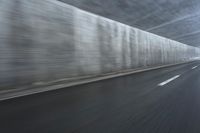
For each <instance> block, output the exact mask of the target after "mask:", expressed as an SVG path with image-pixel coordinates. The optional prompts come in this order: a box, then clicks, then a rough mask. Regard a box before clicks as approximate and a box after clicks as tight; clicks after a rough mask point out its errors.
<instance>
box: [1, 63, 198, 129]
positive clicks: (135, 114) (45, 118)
mask: <svg viewBox="0 0 200 133" xmlns="http://www.w3.org/2000/svg"><path fill="white" fill-rule="evenodd" d="M195 66H198V67H196V68H195V69H192V68H194V67H195ZM175 75H180V76H179V78H177V79H175V80H173V81H171V82H170V83H168V84H166V85H164V86H158V84H160V83H162V82H163V81H166V80H168V79H170V78H172V77H174V76H175ZM199 95H200V62H193V63H188V64H183V65H178V66H173V67H168V68H163V69H158V70H154V71H148V72H143V73H138V74H133V75H129V76H124V77H118V78H113V79H109V80H104V81H99V82H93V83H90V84H85V85H81V86H74V87H70V88H63V89H59V90H56V91H49V92H45V93H39V94H35V95H30V96H25V97H20V98H16V99H10V100H6V101H1V102H0V131H1V132H2V133H199V132H200V126H199V123H200V102H199V101H200V97H199Z"/></svg>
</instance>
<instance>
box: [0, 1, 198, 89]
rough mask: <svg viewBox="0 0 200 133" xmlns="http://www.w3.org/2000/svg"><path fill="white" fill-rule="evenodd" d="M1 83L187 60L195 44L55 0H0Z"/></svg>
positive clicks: (27, 82)
mask: <svg viewBox="0 0 200 133" xmlns="http://www.w3.org/2000/svg"><path fill="white" fill-rule="evenodd" d="M0 25H1V28H0V65H1V67H0V73H1V74H0V89H1V90H5V89H8V88H9V89H16V88H21V87H24V86H30V85H34V84H40V83H45V82H51V81H54V80H62V79H66V78H76V77H81V76H88V75H89V76H90V75H91V76H92V75H101V74H106V73H110V72H118V71H122V70H129V69H138V68H148V67H153V66H159V65H166V64H173V63H178V62H183V61H185V62H186V61H190V60H193V59H195V58H196V57H199V55H200V50H199V49H198V48H195V47H191V46H187V45H185V44H182V43H179V42H176V41H172V40H169V39H166V38H163V37H160V36H157V35H154V34H151V33H148V32H144V31H142V30H139V29H136V28H133V27H130V26H127V25H124V24H121V23H118V22H115V21H112V20H109V19H106V18H103V17H100V16H97V15H94V14H91V13H88V12H85V11H82V10H79V9H77V8H75V7H72V6H69V5H67V4H63V3H62V2H58V1H55V0H42V1H36V0H1V4H0Z"/></svg>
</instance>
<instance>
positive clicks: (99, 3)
mask: <svg viewBox="0 0 200 133" xmlns="http://www.w3.org/2000/svg"><path fill="white" fill-rule="evenodd" d="M60 1H62V2H65V3H68V4H71V5H74V6H76V7H79V8H81V9H83V10H87V11H89V12H93V13H95V14H99V15H101V16H104V17H107V18H110V19H113V20H116V21H119V22H122V23H125V24H128V25H131V26H134V27H137V28H139V29H142V30H145V31H148V32H152V33H155V34H157V35H160V36H164V37H167V38H170V39H173V40H176V41H179V42H182V43H185V44H188V45H192V46H197V47H200V0H60Z"/></svg>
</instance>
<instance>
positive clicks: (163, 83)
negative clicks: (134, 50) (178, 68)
mask: <svg viewBox="0 0 200 133" xmlns="http://www.w3.org/2000/svg"><path fill="white" fill-rule="evenodd" d="M178 77H180V75H176V76H174V77H172V78H170V79H168V80H166V81H164V82H162V83H160V84H158V86H163V85H166V84H167V83H169V82H171V81H173V80H175V79H177V78H178Z"/></svg>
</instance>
